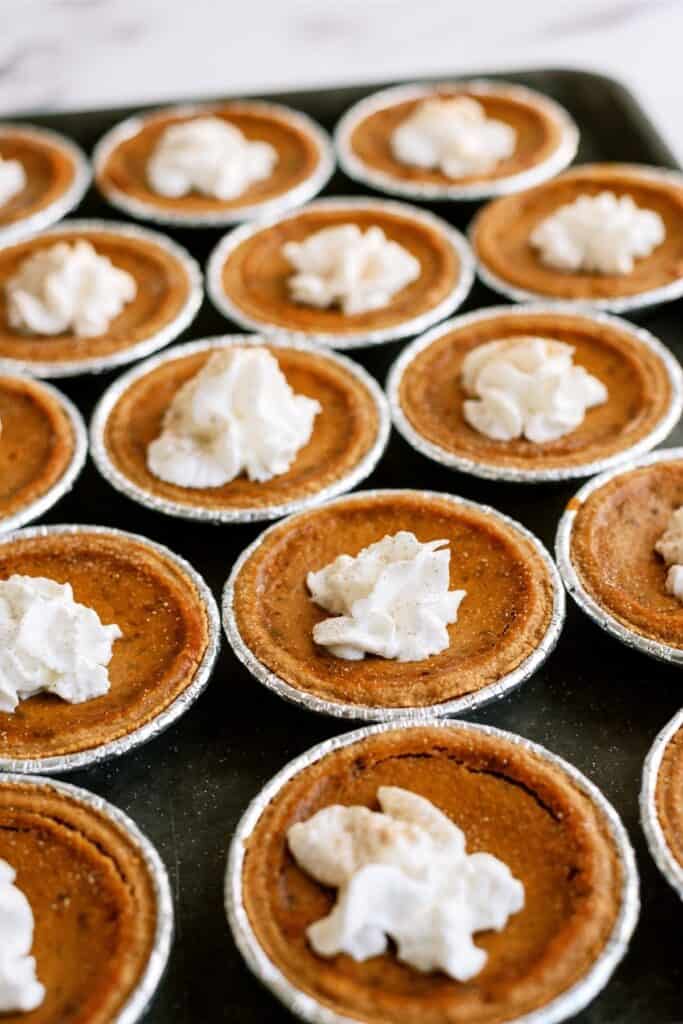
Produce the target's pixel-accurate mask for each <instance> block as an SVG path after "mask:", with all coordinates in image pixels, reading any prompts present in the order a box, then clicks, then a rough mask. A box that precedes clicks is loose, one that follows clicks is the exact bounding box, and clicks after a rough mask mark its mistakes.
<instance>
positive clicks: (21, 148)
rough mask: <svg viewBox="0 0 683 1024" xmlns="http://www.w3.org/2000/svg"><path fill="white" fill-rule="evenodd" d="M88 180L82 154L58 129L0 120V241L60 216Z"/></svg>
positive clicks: (78, 198) (70, 207)
mask: <svg viewBox="0 0 683 1024" xmlns="http://www.w3.org/2000/svg"><path fill="white" fill-rule="evenodd" d="M89 183H90V166H89V164H88V161H87V158H86V156H85V154H84V153H83V152H82V151H81V150H80V149H79V148H78V146H76V145H75V144H74V143H73V142H71V140H70V139H67V138H65V137H64V136H63V135H59V134H57V132H52V131H48V130H47V129H46V128H38V127H37V126H35V125H29V124H11V123H7V122H5V123H2V124H0V245H7V244H9V243H10V242H14V241H16V240H17V239H19V238H22V237H24V236H26V235H30V234H31V233H32V232H34V231H39V230H40V229H41V228H45V227H47V226H48V225H49V224H53V223H54V222H55V221H58V220H60V219H61V218H62V217H64V216H65V215H66V214H67V213H69V211H70V210H73V208H74V207H75V206H78V204H79V203H80V201H81V199H82V198H83V195H84V194H85V191H86V189H87V188H88V185H89Z"/></svg>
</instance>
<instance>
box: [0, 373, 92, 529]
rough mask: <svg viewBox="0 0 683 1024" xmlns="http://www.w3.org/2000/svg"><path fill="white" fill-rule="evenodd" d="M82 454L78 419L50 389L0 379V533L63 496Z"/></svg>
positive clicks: (69, 405) (5, 376)
mask: <svg viewBox="0 0 683 1024" xmlns="http://www.w3.org/2000/svg"><path fill="white" fill-rule="evenodd" d="M87 450H88V442H87V436H86V432H85V426H84V424H83V420H82V419H81V415H80V413H79V412H78V410H77V409H76V408H75V406H74V405H72V403H71V402H70V401H69V400H68V399H67V398H66V397H65V396H64V395H62V394H60V393H59V392H58V391H57V390H56V388H53V387H50V385H48V384H43V383H41V382H39V381H36V380H32V379H30V378H29V377H20V376H16V375H14V374H0V530H14V529H16V528H17V527H18V526H22V525H23V524H24V523H27V522H29V521H30V520H31V519H37V518H38V516H40V515H42V514H43V513H44V512H46V511H47V510H48V508H50V507H51V506H52V505H54V504H55V502H56V501H58V500H59V499H60V498H61V497H62V496H63V495H64V494H66V492H67V491H68V490H70V488H71V487H72V486H73V483H74V481H75V480H76V478H77V476H78V474H79V473H80V471H81V469H82V468H83V464H84V462H85V457H86V454H87Z"/></svg>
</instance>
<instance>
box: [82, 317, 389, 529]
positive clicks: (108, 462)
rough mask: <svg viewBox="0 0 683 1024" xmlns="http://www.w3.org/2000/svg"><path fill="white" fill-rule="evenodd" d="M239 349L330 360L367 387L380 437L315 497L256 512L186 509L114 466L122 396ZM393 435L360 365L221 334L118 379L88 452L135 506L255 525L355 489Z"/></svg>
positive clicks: (100, 410) (275, 341)
mask: <svg viewBox="0 0 683 1024" xmlns="http://www.w3.org/2000/svg"><path fill="white" fill-rule="evenodd" d="M237 345H240V346H245V345H248V346H254V347H258V346H261V345H266V346H269V347H272V348H289V349H296V350H298V351H303V352H310V353H311V354H312V355H315V356H316V358H322V359H328V360H330V361H331V362H333V363H335V364H336V365H338V366H340V367H342V368H343V369H344V370H346V371H347V372H348V373H350V374H351V375H352V376H353V377H354V378H355V379H356V380H357V381H359V382H360V383H361V384H362V385H363V386H364V387H365V389H366V390H367V392H368V394H369V396H370V398H371V399H372V400H373V401H374V404H375V408H376V410H377V434H376V437H375V440H374V441H373V443H372V445H371V446H370V448H369V449H368V450H367V451H366V452H365V454H364V455H363V457H362V458H361V459H360V460H359V461H358V462H357V463H356V464H355V466H353V467H352V468H351V469H350V470H349V471H348V472H347V473H345V474H344V476H342V477H340V478H339V479H338V480H336V481H334V482H333V483H331V484H328V485H327V486H326V487H323V488H321V489H320V490H319V491H317V492H316V493H314V494H312V495H308V496H307V497H303V498H295V499H292V500H291V501H287V502H280V503H279V504H273V505H265V506H256V507H253V508H249V507H244V508H224V509H216V508H210V507H209V506H200V505H190V504H185V503H183V502H179V501H172V500H171V499H169V498H163V497H161V496H159V495H156V494H154V493H153V492H152V491H148V490H146V489H145V488H143V487H141V486H140V485H139V484H136V483H134V482H133V481H132V480H131V479H130V478H129V477H127V476H126V475H125V474H124V473H123V472H122V471H121V470H120V469H119V468H118V466H116V464H115V463H114V461H113V460H112V458H111V456H110V454H109V450H108V448H107V444H106V440H105V436H106V430H107V423H108V420H109V416H110V415H111V412H112V410H113V409H114V408H115V406H116V404H117V403H118V401H119V400H120V398H121V396H122V395H123V394H124V393H125V392H126V391H127V390H128V388H129V387H130V386H131V385H132V384H134V383H135V382H136V381H138V380H140V379H141V378H142V377H145V376H146V375H147V374H148V373H150V372H151V371H154V370H156V369H157V368H158V367H159V366H162V365H164V364H165V363H168V362H173V361H174V360H176V359H182V358H184V357H185V356H189V355H193V354H194V353H197V352H204V351H211V350H219V349H222V348H229V347H232V346H237ZM390 431H391V418H390V416H389V408H388V405H387V401H386V398H385V395H384V392H383V391H382V389H381V387H380V386H379V384H378V383H377V381H376V380H375V378H374V377H372V376H371V375H370V374H369V373H368V372H367V371H366V370H365V369H364V368H363V367H362V366H360V364H358V363H355V362H353V361H352V360H351V359H348V358H346V357H345V356H342V355H339V354H337V353H335V352H331V351H326V350H323V349H320V348H317V347H316V346H314V345H312V344H310V343H308V342H303V341H297V340H292V339H290V338H288V337H279V336H277V335H268V336H264V337H260V336H259V335H255V334H220V335H215V336H212V337H207V338H201V339H199V340H197V341H190V342H187V343H186V344H184V345H176V346H174V347H173V348H172V349H170V350H169V351H167V352H164V353H162V354H161V355H158V356H154V357H153V358H152V359H148V360H147V361H146V362H144V363H141V364H139V365H138V366H135V367H134V368H133V369H132V370H129V371H128V372H127V373H125V374H124V375H123V376H121V377H119V378H118V380H116V381H114V383H113V384H112V385H111V386H110V387H109V388H108V389H107V390H106V391H105V392H104V394H103V395H102V397H101V398H100V400H99V402H98V403H97V405H96V407H95V411H94V413H93V416H92V421H91V427H90V447H91V454H92V458H93V461H94V463H95V465H96V466H97V468H98V470H99V471H100V473H101V474H102V476H103V477H104V478H105V479H106V480H107V481H108V482H109V483H110V484H111V485H112V487H114V488H115V489H116V490H117V491H120V492H121V493H123V494H125V495H126V497H128V498H131V499H132V500H133V501H137V502H138V503H139V504H142V505H145V506H146V507H147V508H150V509H153V510H154V511H156V512H161V513H163V514H164V515H169V516H175V517H178V518H181V519H188V520H194V521H201V522H207V523H216V524H221V523H255V522H261V521H263V520H268V519H278V518H280V517H282V516H287V515H291V514H292V513H294V512H300V511H303V510H304V509H307V508H312V507H314V506H315V505H319V504H321V503H322V502H324V501H327V500H328V499H329V498H332V497H336V496H337V495H339V494H343V493H345V492H346V491H350V490H351V489H352V488H354V487H356V486H357V485H358V484H359V483H360V482H361V481H362V480H364V479H365V478H366V477H368V476H369V475H370V474H371V473H372V471H373V470H374V468H375V466H376V465H377V463H378V462H379V460H380V458H381V457H382V454H383V453H384V450H385V448H386V446H387V442H388V440H389V434H390Z"/></svg>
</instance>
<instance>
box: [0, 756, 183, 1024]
mask: <svg viewBox="0 0 683 1024" xmlns="http://www.w3.org/2000/svg"><path fill="white" fill-rule="evenodd" d="M5 784H10V785H12V784H15V785H18V786H21V787H22V788H26V787H27V786H35V787H37V788H45V789H52V790H54V792H55V793H57V794H61V795H63V796H65V797H67V798H68V799H71V800H73V801H74V802H76V803H79V804H81V805H82V806H84V807H86V808H88V809H90V810H94V811H95V812H97V813H98V814H101V815H102V817H104V818H107V819H109V820H110V821H112V822H113V823H114V825H116V826H117V827H118V828H119V829H121V831H122V832H124V833H125V834H126V835H127V836H128V838H129V839H130V840H131V841H132V842H133V843H134V845H135V846H136V847H137V849H138V850H139V852H140V855H141V857H142V859H143V861H144V864H145V868H146V869H147V871H148V873H149V875H150V877H151V879H152V884H153V888H154V896H155V900H156V927H155V934H154V944H153V946H152V949H151V950H150V952H149V958H148V960H147V964H146V966H145V969H144V971H143V972H142V975H141V976H140V978H139V980H138V982H137V984H136V986H135V988H134V989H133V990H132V992H131V993H130V995H129V996H128V999H127V1000H126V1002H125V1003H124V1005H123V1006H122V1007H121V1009H120V1010H119V1011H118V1013H117V1014H116V1017H114V1018H113V1019H112V1024H136V1022H137V1021H139V1020H140V1019H141V1017H142V1016H143V1014H144V1013H145V1011H146V1010H147V1008H148V1007H149V1005H150V1003H151V1001H152V999H153V998H154V995H155V993H156V991H157V989H158V987H159V984H160V982H161V979H162V977H163V974H164V971H165V970H166V964H167V963H168V958H169V954H170V952H171V945H172V942H173V931H174V912H173V898H172V896H171V885H170V882H169V878H168V872H167V871H166V867H165V865H164V862H163V861H162V859H161V856H160V855H159V852H158V850H157V848H156V846H155V845H154V844H153V843H152V841H151V840H150V839H149V838H148V837H147V836H146V835H145V833H144V832H143V831H142V829H141V828H140V827H139V826H138V825H137V824H136V822H135V821H134V820H133V819H132V818H131V817H130V816H129V815H128V814H126V812H125V811H122V810H121V809H120V807H117V806H116V804H113V803H111V802H110V801H109V800H105V798H104V797H102V796H99V795H98V794H97V793H93V792H92V791H91V790H89V789H83V788H82V787H81V786H74V785H73V784H72V783H69V782H62V781H61V780H57V779H51V778H48V777H47V776H44V775H31V776H26V775H19V774H16V773H11V774H8V775H0V786H2V785H5ZM38 973H39V975H40V968H39V970H38Z"/></svg>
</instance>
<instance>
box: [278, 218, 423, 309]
mask: <svg viewBox="0 0 683 1024" xmlns="http://www.w3.org/2000/svg"><path fill="white" fill-rule="evenodd" d="M282 251H283V254H284V256H285V258H286V259H287V260H288V262H289V263H290V264H291V266H292V267H293V268H294V270H295V271H296V273H295V274H293V275H292V276H291V277H290V278H289V281H288V286H289V290H290V293H291V295H292V298H293V299H294V301H295V302H300V303H302V304H304V305H307V306H316V307H318V308H320V309H324V308H327V307H328V306H334V305H338V306H340V307H341V310H342V312H344V313H345V314H347V315H348V316H351V315H353V314H354V313H367V312H368V311H369V310H372V309H379V308H380V307H382V306H386V305H387V304H388V303H389V302H390V301H391V299H392V297H393V296H394V295H395V294H396V293H397V292H399V291H400V290H401V289H402V288H405V286H406V285H408V284H410V283H411V281H415V280H417V278H418V277H419V276H420V263H419V261H418V260H416V259H415V257H414V256H413V255H412V254H411V253H409V252H408V250H407V249H404V248H403V246H402V245H399V244H398V242H392V241H391V240H390V239H388V238H387V236H386V235H385V234H384V232H383V231H382V229H381V228H378V227H370V228H368V229H367V231H362V230H361V229H360V228H359V227H358V225H357V224H339V225H337V226H335V227H330V228H322V229H321V230H320V231H316V232H314V233H313V234H312V235H309V236H308V238H306V239H305V240H304V241H303V242H287V243H286V244H285V245H284V246H283V248H282Z"/></svg>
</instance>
